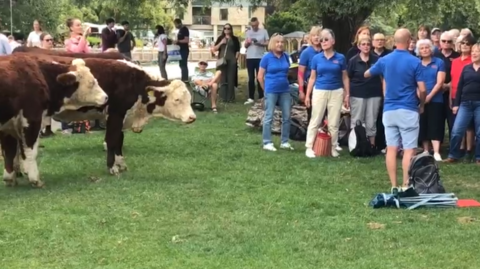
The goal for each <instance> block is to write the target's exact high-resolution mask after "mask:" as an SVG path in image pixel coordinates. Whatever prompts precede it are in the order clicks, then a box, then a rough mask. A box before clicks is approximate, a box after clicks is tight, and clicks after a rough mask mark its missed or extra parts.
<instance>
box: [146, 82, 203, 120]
mask: <svg viewBox="0 0 480 269" xmlns="http://www.w3.org/2000/svg"><path fill="white" fill-rule="evenodd" d="M154 90H155V91H158V92H162V93H163V94H165V95H166V96H167V99H166V101H165V104H164V105H163V106H155V109H154V110H153V112H152V115H153V116H154V117H162V118H166V119H169V120H173V121H177V120H180V121H182V122H185V123H189V122H192V120H194V119H196V115H195V112H194V111H193V109H192V106H191V100H192V96H191V94H190V92H189V91H188V89H187V86H186V85H185V83H183V82H182V81H180V80H173V81H172V82H171V83H170V85H168V86H166V87H157V88H154ZM152 100H154V98H151V100H150V101H152Z"/></svg>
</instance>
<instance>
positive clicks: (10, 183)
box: [3, 179, 18, 187]
mask: <svg viewBox="0 0 480 269" xmlns="http://www.w3.org/2000/svg"><path fill="white" fill-rule="evenodd" d="M3 183H5V186H7V187H15V186H17V185H18V182H17V181H16V180H15V179H4V180H3Z"/></svg>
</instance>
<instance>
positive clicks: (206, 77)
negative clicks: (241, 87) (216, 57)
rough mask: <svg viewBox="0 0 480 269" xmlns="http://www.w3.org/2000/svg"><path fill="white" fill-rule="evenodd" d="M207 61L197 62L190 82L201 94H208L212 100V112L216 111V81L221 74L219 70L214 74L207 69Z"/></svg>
mask: <svg viewBox="0 0 480 269" xmlns="http://www.w3.org/2000/svg"><path fill="white" fill-rule="evenodd" d="M207 66H208V63H207V62H205V61H200V62H199V63H198V71H196V72H195V74H194V75H193V77H192V82H193V84H195V91H197V92H198V93H200V94H201V95H203V96H205V97H207V96H208V95H209V94H210V98H211V101H212V112H213V113H217V92H218V81H219V80H220V77H221V75H222V72H221V71H220V70H217V71H216V72H215V74H214V73H213V72H211V71H208V70H207Z"/></svg>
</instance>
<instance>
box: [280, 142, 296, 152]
mask: <svg viewBox="0 0 480 269" xmlns="http://www.w3.org/2000/svg"><path fill="white" fill-rule="evenodd" d="M280 148H281V149H288V150H293V147H292V145H290V143H288V142H287V143H282V144H281V145H280Z"/></svg>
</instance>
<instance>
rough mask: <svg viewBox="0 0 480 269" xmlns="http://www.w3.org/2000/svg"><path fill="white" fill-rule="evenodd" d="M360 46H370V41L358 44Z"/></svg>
mask: <svg viewBox="0 0 480 269" xmlns="http://www.w3.org/2000/svg"><path fill="white" fill-rule="evenodd" d="M360 46H367V47H370V43H362V44H360Z"/></svg>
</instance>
